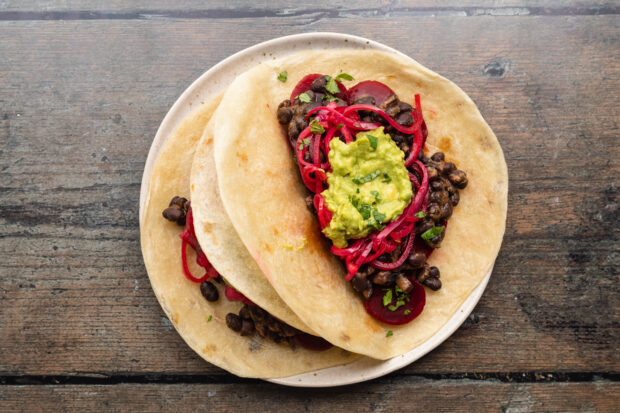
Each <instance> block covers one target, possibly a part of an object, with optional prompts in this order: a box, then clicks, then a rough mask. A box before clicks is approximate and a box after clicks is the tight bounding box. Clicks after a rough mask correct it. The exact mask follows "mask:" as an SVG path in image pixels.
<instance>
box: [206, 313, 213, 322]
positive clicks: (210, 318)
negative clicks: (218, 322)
mask: <svg viewBox="0 0 620 413" xmlns="http://www.w3.org/2000/svg"><path fill="white" fill-rule="evenodd" d="M211 320H213V316H212V315H210V316H209V318H207V323H209V322H210V321H211Z"/></svg>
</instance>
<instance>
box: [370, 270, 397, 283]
mask: <svg viewBox="0 0 620 413" xmlns="http://www.w3.org/2000/svg"><path fill="white" fill-rule="evenodd" d="M393 275H394V274H393V273H392V272H391V271H379V272H378V273H376V274H375V275H374V277H372V282H373V283H375V284H378V285H386V284H388V283H390V282H391V281H392V280H393Z"/></svg>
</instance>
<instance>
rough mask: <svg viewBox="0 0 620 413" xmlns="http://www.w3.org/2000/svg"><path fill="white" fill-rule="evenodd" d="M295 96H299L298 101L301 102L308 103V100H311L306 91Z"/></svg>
mask: <svg viewBox="0 0 620 413" xmlns="http://www.w3.org/2000/svg"><path fill="white" fill-rule="evenodd" d="M297 97H298V98H299V101H300V102H303V103H308V102H310V101H311V100H312V99H310V96H309V95H308V94H307V93H301V94H300V95H299V96H297Z"/></svg>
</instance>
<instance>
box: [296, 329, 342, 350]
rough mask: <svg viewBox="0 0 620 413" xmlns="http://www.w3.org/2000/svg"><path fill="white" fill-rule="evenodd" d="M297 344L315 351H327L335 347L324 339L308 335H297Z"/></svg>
mask: <svg viewBox="0 0 620 413" xmlns="http://www.w3.org/2000/svg"><path fill="white" fill-rule="evenodd" d="M295 342H296V343H297V344H299V345H300V346H301V347H303V348H305V349H308V350H314V351H325V350H329V349H330V348H332V347H333V346H332V344H331V343H330V342H329V341H327V340H325V339H324V338H321V337H317V336H313V335H310V334H307V333H299V334H297V335H295Z"/></svg>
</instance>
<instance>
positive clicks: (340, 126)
mask: <svg viewBox="0 0 620 413" xmlns="http://www.w3.org/2000/svg"><path fill="white" fill-rule="evenodd" d="M343 126H344V125H343V124H342V123H339V124H337V125H336V129H340V128H342V127H343Z"/></svg>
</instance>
